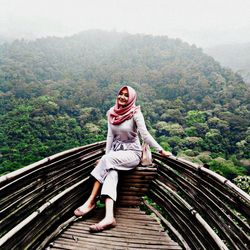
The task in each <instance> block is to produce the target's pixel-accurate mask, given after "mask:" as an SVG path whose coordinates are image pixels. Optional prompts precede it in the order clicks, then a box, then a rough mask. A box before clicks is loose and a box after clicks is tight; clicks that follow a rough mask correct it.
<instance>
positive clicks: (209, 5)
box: [0, 0, 250, 47]
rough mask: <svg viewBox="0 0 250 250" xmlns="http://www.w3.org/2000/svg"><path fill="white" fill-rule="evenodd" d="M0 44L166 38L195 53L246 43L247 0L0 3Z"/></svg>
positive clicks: (248, 37) (4, 0) (249, 28)
mask: <svg viewBox="0 0 250 250" xmlns="http://www.w3.org/2000/svg"><path fill="white" fill-rule="evenodd" d="M0 4H1V8H0V39H1V38H2V39H3V38H5V39H15V38H26V39H34V38H37V37H44V36H54V35H55V36H65V35H67V36H68V35H73V34H75V33H79V32H81V31H84V30H89V29H101V30H106V31H114V30H115V31H118V32H128V33H131V34H135V33H143V34H152V35H165V36H168V37H170V38H180V39H182V40H184V41H186V42H188V43H190V44H196V46H198V47H211V46H215V45H219V44H231V43H246V42H250V1H248V0H230V1H228V0H219V1H216V0H200V1H196V0H188V1H185V0H175V1H173V0H126V1H124V0H106V1H101V0H91V1H90V0H53V1H49V0H44V1H38V0H35V1H34V0H22V1H18V0H0Z"/></svg>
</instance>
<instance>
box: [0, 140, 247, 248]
mask: <svg viewBox="0 0 250 250" xmlns="http://www.w3.org/2000/svg"><path fill="white" fill-rule="evenodd" d="M104 147H105V142H99V143H94V144H91V145H87V146H83V147H79V148H75V149H72V150H68V151H65V152H62V153H59V154H56V155H54V156H51V157H48V158H46V159H44V160H41V161H39V162H37V163H34V164H31V165H29V166H27V167H24V168H22V169H20V170H17V171H15V172H12V173H9V174H7V175H4V176H1V177H0V249H43V248H44V247H45V246H46V245H47V244H48V243H49V242H50V241H51V238H52V237H54V235H55V234H57V233H59V231H60V230H61V229H62V228H63V227H64V226H65V225H66V224H67V221H69V220H72V211H73V210H74V209H75V208H76V207H78V206H79V205H80V204H81V203H82V200H83V198H84V197H87V196H88V195H89V192H90V187H91V182H90V181H91V180H90V177H89V173H90V171H91V170H92V169H93V167H94V166H95V164H96V160H97V159H99V158H100V157H101V156H102V155H103V154H104ZM153 157H154V163H155V165H156V167H157V176H156V177H155V178H154V180H152V182H151V185H150V188H149V193H148V196H149V197H150V198H151V199H152V200H153V201H154V202H156V204H157V205H158V208H159V209H158V210H156V209H155V208H154V207H153V206H152V205H150V204H148V203H147V202H145V204H146V206H147V208H149V209H150V210H152V211H153V212H154V213H156V214H157V216H158V217H159V218H160V219H161V221H162V224H163V225H165V226H166V228H167V229H168V231H169V232H170V233H171V234H172V235H173V237H175V239H176V240H177V241H178V242H179V244H180V245H181V246H182V247H183V248H184V249H227V248H229V249H249V248H250V246H249V233H250V230H249V229H250V228H249V218H250V217H249V215H250V198H249V196H248V195H247V194H246V193H244V192H243V191H242V190H240V189H239V188H237V187H236V186H235V185H234V184H233V183H231V182H230V181H229V180H227V179H225V178H223V177H221V176H220V175H218V174H216V173H214V172H212V171H210V170H209V169H206V168H204V167H201V166H197V165H195V164H193V163H190V162H186V161H184V160H182V159H177V158H175V157H172V158H162V157H161V156H160V155H158V154H153ZM159 211H160V212H159ZM59 229H60V230H59Z"/></svg>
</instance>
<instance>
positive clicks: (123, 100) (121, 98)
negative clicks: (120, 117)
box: [117, 88, 128, 107]
mask: <svg viewBox="0 0 250 250" xmlns="http://www.w3.org/2000/svg"><path fill="white" fill-rule="evenodd" d="M117 100H118V104H119V105H121V106H122V107H125V106H126V105H127V104H128V89H127V88H124V89H122V90H121V92H120V93H119V95H118V97H117Z"/></svg>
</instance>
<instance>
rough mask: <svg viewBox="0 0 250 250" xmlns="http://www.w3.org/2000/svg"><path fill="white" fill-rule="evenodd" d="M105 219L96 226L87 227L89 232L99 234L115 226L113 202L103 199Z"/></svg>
mask: <svg viewBox="0 0 250 250" xmlns="http://www.w3.org/2000/svg"><path fill="white" fill-rule="evenodd" d="M105 206H106V211H105V217H104V218H103V219H102V220H101V221H100V222H99V223H97V224H94V225H91V226H90V227H89V230H90V232H101V231H103V230H105V229H109V228H112V227H115V226H116V221H115V217H114V201H113V200H112V199H111V198H109V197H107V198H106V199H105Z"/></svg>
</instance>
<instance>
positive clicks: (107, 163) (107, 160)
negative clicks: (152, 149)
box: [91, 150, 141, 201]
mask: <svg viewBox="0 0 250 250" xmlns="http://www.w3.org/2000/svg"><path fill="white" fill-rule="evenodd" d="M140 158H141V152H139V151H132V150H120V151H112V150H111V151H110V152H109V153H108V154H106V155H104V156H102V158H101V159H100V161H99V163H98V164H97V165H96V167H95V168H94V169H93V171H92V172H91V175H92V176H93V177H94V178H95V179H96V180H98V181H99V182H100V183H101V184H103V185H102V189H101V195H107V196H109V197H110V198H111V199H113V200H114V201H116V199H117V183H118V172H117V171H119V170H122V171H126V170H132V169H133V168H135V167H136V166H137V165H138V164H139V163H140Z"/></svg>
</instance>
